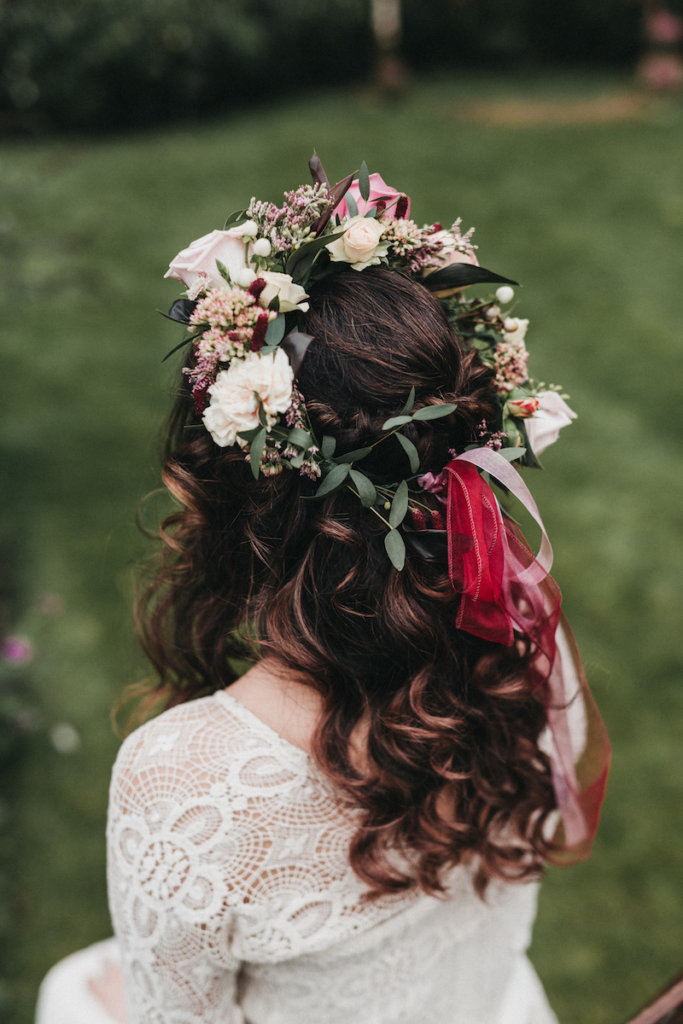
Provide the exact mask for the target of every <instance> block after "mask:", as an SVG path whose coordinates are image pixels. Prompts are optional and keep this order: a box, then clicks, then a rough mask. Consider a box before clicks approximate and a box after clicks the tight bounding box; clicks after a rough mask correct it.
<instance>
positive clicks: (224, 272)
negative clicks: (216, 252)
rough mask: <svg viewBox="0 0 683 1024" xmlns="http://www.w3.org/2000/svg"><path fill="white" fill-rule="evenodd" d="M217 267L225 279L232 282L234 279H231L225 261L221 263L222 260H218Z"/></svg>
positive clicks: (229, 282)
mask: <svg viewBox="0 0 683 1024" xmlns="http://www.w3.org/2000/svg"><path fill="white" fill-rule="evenodd" d="M216 267H217V269H218V273H219V274H220V275H221V277H222V278H223V280H224V281H227V282H228V284H232V281H231V280H230V274H229V273H228V268H227V267H226V265H225V263H221V261H220V260H216Z"/></svg>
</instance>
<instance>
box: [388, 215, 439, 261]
mask: <svg viewBox="0 0 683 1024" xmlns="http://www.w3.org/2000/svg"><path fill="white" fill-rule="evenodd" d="M381 223H382V226H383V227H384V231H383V232H382V241H383V242H384V243H387V244H388V245H389V253H390V256H391V257H392V259H394V260H400V261H401V263H402V264H403V265H404V266H405V267H406V269H408V270H410V271H411V272H412V273H414V274H416V273H418V272H419V271H420V270H423V269H424V268H425V267H430V266H434V264H435V262H436V261H435V252H436V247H435V246H433V245H430V244H429V235H430V232H429V229H427V230H425V229H424V228H421V227H419V226H418V225H417V224H416V223H415V221H414V220H407V219H405V218H402V219H400V220H398V219H392V220H389V219H383V220H382V221H381Z"/></svg>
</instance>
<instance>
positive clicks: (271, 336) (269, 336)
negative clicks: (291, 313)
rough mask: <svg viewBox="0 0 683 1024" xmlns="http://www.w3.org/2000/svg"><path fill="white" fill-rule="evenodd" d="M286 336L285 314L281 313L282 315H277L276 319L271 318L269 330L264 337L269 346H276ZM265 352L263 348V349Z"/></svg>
mask: <svg viewBox="0 0 683 1024" xmlns="http://www.w3.org/2000/svg"><path fill="white" fill-rule="evenodd" d="M284 336H285V315H284V313H281V314H280V316H278V317H276V318H275V320H271V321H270V323H269V324H268V330H267V331H266V336H265V338H264V339H263V340H264V341H265V343H266V345H268V346H272V347H276V346H277V345H279V344H280V342H281V341H282V339H283V338H284ZM261 351H262V352H263V349H261Z"/></svg>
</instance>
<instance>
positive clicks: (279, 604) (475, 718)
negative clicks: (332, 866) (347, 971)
mask: <svg viewBox="0 0 683 1024" xmlns="http://www.w3.org/2000/svg"><path fill="white" fill-rule="evenodd" d="M299 327H300V329H302V330H304V331H306V332H308V333H309V334H311V335H313V337H314V341H313V342H312V343H311V345H310V347H309V349H308V352H307V354H306V357H305V359H304V362H303V365H302V367H301V370H300V373H299V377H298V386H299V387H300V389H301V391H302V393H303V395H304V396H305V399H306V407H307V410H308V413H309V416H310V419H311V422H312V425H313V427H314V430H315V432H316V434H317V435H318V436H320V435H321V434H322V433H325V434H331V435H333V436H334V437H335V438H336V439H337V450H338V451H349V450H352V449H355V448H358V447H361V446H364V445H367V444H368V443H372V442H373V441H375V440H377V438H378V436H379V435H380V434H381V433H382V430H381V425H382V423H383V422H384V421H385V420H386V419H387V418H388V417H389V416H392V415H396V414H397V413H399V412H400V410H401V407H402V406H403V404H404V402H405V400H406V397H407V395H408V393H409V391H410V389H411V387H414V388H415V394H416V407H419V406H421V405H426V404H429V403H435V402H453V403H455V404H456V406H457V408H456V411H455V412H454V413H453V414H451V415H450V416H449V417H445V418H441V419H435V420H429V421H422V422H414V423H412V424H411V425H410V426H409V427H407V428H406V430H405V433H406V435H407V436H409V437H410V439H411V440H412V441H413V443H414V444H415V445H416V447H417V449H418V451H419V454H420V465H421V468H422V471H423V472H426V471H432V472H439V471H440V470H441V469H442V468H443V466H444V464H445V463H446V462H447V461H448V460H449V451H450V450H452V449H453V448H455V449H456V450H462V449H463V448H464V447H465V446H466V445H468V444H470V443H471V442H472V441H474V440H476V439H477V434H478V429H477V428H478V425H479V424H480V423H481V421H482V419H486V420H487V421H488V423H489V426H490V427H491V428H492V429H494V423H495V417H496V403H495V395H494V391H493V374H492V371H490V370H489V369H488V368H486V367H485V366H483V365H482V364H481V363H479V362H478V361H477V359H476V357H475V356H474V355H473V354H471V353H465V352H464V350H463V348H462V346H461V344H460V342H459V341H458V339H457V337H456V336H455V335H454V333H453V330H452V329H451V327H450V326H449V324H448V322H447V320H446V318H445V316H444V314H443V311H442V309H441V307H440V305H439V303H438V302H437V301H436V300H435V299H434V298H433V297H432V296H431V295H430V293H429V292H428V291H427V290H426V289H425V288H424V287H422V286H421V285H419V284H417V283H415V282H414V281H411V280H410V279H408V278H406V277H403V276H402V275H401V274H399V273H396V272H395V271H388V270H384V269H382V268H370V269H368V270H365V271H363V272H362V273H358V272H356V271H353V270H345V271H343V272H340V273H336V274H332V275H330V276H329V277H328V278H326V279H325V280H324V281H323V282H322V283H320V284H318V285H316V288H315V290H314V294H313V295H312V296H311V300H310V309H309V311H308V313H306V314H302V315H301V316H300V320H299ZM197 422H198V420H197V417H196V415H195V413H194V411H193V405H192V400H191V395H190V391H189V388H188V386H187V384H186V383H183V384H182V385H181V388H180V391H179V394H178V398H177V401H176V404H175V408H174V411H173V414H172V417H171V424H170V430H169V432H168V435H167V443H166V452H165V461H164V471H163V478H164V482H165V484H166V486H167V488H168V489H169V491H170V492H171V494H172V495H173V496H174V498H175V499H177V501H178V502H179V504H180V510H179V511H176V512H175V513H173V514H172V515H170V516H168V517H167V518H166V519H165V521H164V522H163V524H162V527H161V531H160V532H161V539H162V541H163V545H162V546H161V550H160V551H159V552H158V557H157V560H156V562H155V563H154V568H153V571H152V574H151V576H149V577H148V578H147V581H146V583H145V585H144V587H143V588H142V590H141V593H140V596H139V601H138V609H137V621H138V628H139V633H140V637H141V642H142V645H143V648H144V650H145V652H146V653H147V655H148V656H149V658H150V659H151V661H152V664H153V665H154V668H155V670H156V673H157V678H156V682H155V687H154V689H155V693H156V694H157V695H158V696H160V698H161V700H162V702H163V703H164V704H165V705H166V706H170V705H171V704H175V703H179V702H181V701H185V700H190V699H192V698H194V697H197V696H200V695H205V694H208V693H211V692H214V691H216V690H218V689H221V688H223V687H227V686H229V685H230V684H231V683H232V682H233V681H234V680H235V678H236V677H237V675H238V667H237V666H236V664H235V663H236V661H239V659H244V658H248V659H251V660H255V659H256V658H257V657H258V656H260V655H263V654H265V653H268V654H269V655H271V656H273V657H275V658H277V659H278V661H279V663H281V664H282V665H283V666H285V667H286V668H287V669H289V670H291V671H293V672H295V673H296V674H297V676H298V677H300V678H303V679H305V680H306V681H307V682H308V683H309V685H310V686H311V687H313V688H314V689H315V690H316V691H318V693H319V694H320V696H321V698H322V707H323V710H322V714H321V717H320V720H319V724H318V727H317V730H316V734H315V737H314V742H313V754H314V757H315V759H316V761H317V764H318V765H319V767H320V768H321V770H322V771H323V772H324V773H325V774H326V776H327V777H328V778H329V779H331V780H332V781H333V782H334V783H335V784H336V785H337V786H338V787H339V788H340V790H341V791H342V792H343V793H345V794H347V796H348V797H350V798H351V799H352V800H353V801H354V802H355V804H356V805H357V806H358V807H359V808H360V810H361V811H362V814H361V818H360V820H361V824H360V826H359V828H358V830H357V832H356V834H355V835H354V837H353V840H352V843H351V849H350V862H351V865H352V867H353V869H354V870H355V872H356V873H357V875H358V876H359V877H360V878H361V879H363V880H364V881H365V882H366V883H367V884H368V886H369V890H370V894H371V895H379V894H385V893H390V892H395V891H398V890H404V889H407V888H412V887H414V886H420V887H421V888H422V889H423V890H425V891H427V892H430V893H433V894H438V893H440V892H442V891H443V882H444V874H445V871H446V870H447V869H448V868H449V867H451V866H453V865H455V864H458V863H461V862H464V861H470V860H471V861H472V862H473V863H474V864H475V865H476V867H477V871H476V880H477V886H478V889H479V891H480V892H483V891H484V889H485V887H486V883H487V881H488V880H489V879H490V878H492V877H499V878H505V879H508V880H515V879H527V878H530V877H533V876H535V875H537V874H538V873H539V871H540V870H541V867H542V864H543V862H544V861H545V860H546V859H547V858H548V856H549V854H550V852H551V849H552V847H551V843H550V841H549V840H548V839H547V832H548V829H547V828H546V827H545V826H546V823H547V819H548V816H549V815H550V813H551V812H552V810H553V808H554V806H555V802H554V796H553V789H552V783H551V777H550V769H549V763H548V758H547V757H546V755H545V754H544V753H543V752H542V751H541V749H540V748H539V743H538V740H539V735H540V734H541V732H542V730H543V729H544V727H545V724H546V713H545V703H544V699H543V695H542V694H541V693H539V692H538V690H537V689H534V688H533V687H532V686H531V684H530V682H529V680H528V673H527V670H528V664H529V643H528V641H527V639H526V638H525V637H523V636H519V637H517V640H516V643H515V644H513V645H512V646H511V647H502V646H499V645H496V644H492V643H489V642H486V641H484V640H479V639H477V638H475V637H473V636H471V635H469V634H467V633H464V632H461V631H459V630H458V629H456V627H455V620H456V614H457V609H458V600H459V598H458V595H457V593H456V592H455V591H454V589H453V587H452V586H451V584H450V582H449V579H448V570H447V566H446V564H445V562H444V561H443V560H440V559H425V558H424V557H423V556H421V555H420V553H419V552H418V551H417V550H413V549H412V548H411V547H410V545H409V546H408V551H407V557H406V564H405V568H404V570H403V571H402V572H397V571H396V570H395V569H394V568H392V566H391V564H390V562H389V560H388V558H387V556H386V552H385V550H384V543H383V541H384V535H385V528H384V526H383V524H382V523H381V522H379V520H378V519H377V518H376V517H375V516H373V515H371V514H370V513H369V512H368V510H367V509H364V508H362V507H361V506H360V504H359V502H358V501H357V500H356V499H355V498H354V497H353V496H351V495H350V494H349V493H348V492H345V491H344V490H339V491H337V492H335V493H333V494H331V495H329V496H328V497H326V498H325V499H323V500H315V501H310V500H302V499H303V498H305V497H308V496H310V495H311V494H312V493H313V490H314V489H315V485H314V484H312V482H311V481H310V480H307V479H305V478H303V477H301V476H299V475H298V474H297V473H295V472H289V471H284V472H282V473H281V474H280V475H278V476H275V477H267V478H264V477H260V478H259V479H258V480H254V479H253V477H252V474H251V472H250V469H249V466H248V465H247V463H246V461H245V456H244V453H243V451H242V450H241V449H239V448H237V447H233V448H226V449H223V448H219V447H218V446H216V445H215V444H214V442H213V441H212V439H211V437H210V436H209V434H208V433H207V432H206V431H205V430H192V429H191V430H188V429H186V428H187V427H188V425H192V424H197ZM363 471H364V472H365V473H367V474H368V475H369V476H370V477H371V478H372V479H373V480H374V481H375V482H378V483H380V482H391V481H396V480H400V479H402V478H405V477H406V476H408V475H410V470H409V466H408V461H407V456H406V454H405V452H404V451H403V448H402V447H401V446H400V444H398V443H397V442H395V440H394V439H390V440H388V441H386V442H383V443H382V444H381V445H379V446H377V448H376V449H375V451H374V453H373V455H372V457H368V458H367V459H365V460H364V461H363ZM359 735H360V736H362V737H363V739H362V745H363V751H362V754H363V756H362V758H361V759H360V762H359V758H358V757H357V756H355V754H354V756H353V757H352V751H351V746H350V744H351V738H352V736H353V737H354V742H355V743H356V744H357V737H358V736H359ZM359 765H362V767H361V766H359ZM395 851H400V852H402V853H403V854H404V856H403V857H402V858H400V859H399V861H397V859H396V858H395V857H392V856H391V854H392V852H395ZM399 864H400V865H402V866H399Z"/></svg>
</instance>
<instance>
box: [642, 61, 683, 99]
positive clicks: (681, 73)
mask: <svg viewBox="0 0 683 1024" xmlns="http://www.w3.org/2000/svg"><path fill="white" fill-rule="evenodd" d="M638 77H639V78H640V80H641V81H642V83H643V85H645V86H646V87H647V88H648V89H652V91H653V92H674V91H675V90H676V89H679V88H680V87H681V85H683V62H682V61H681V58H680V57H679V56H678V54H677V53H648V54H646V55H645V56H644V57H643V59H642V60H641V62H640V63H639V65H638Z"/></svg>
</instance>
